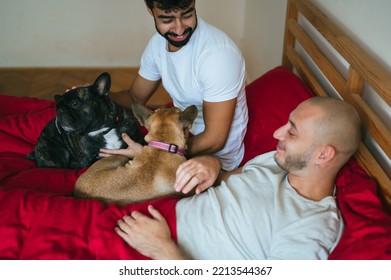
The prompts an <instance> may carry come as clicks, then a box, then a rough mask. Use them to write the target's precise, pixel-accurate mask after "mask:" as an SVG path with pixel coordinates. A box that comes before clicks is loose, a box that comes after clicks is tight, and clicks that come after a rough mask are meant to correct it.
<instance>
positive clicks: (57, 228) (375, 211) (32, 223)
mask: <svg viewBox="0 0 391 280" xmlns="http://www.w3.org/2000/svg"><path fill="white" fill-rule="evenodd" d="M303 22H304V24H306V25H311V26H312V27H311V28H312V29H313V30H319V33H318V36H321V37H324V40H325V41H327V42H328V43H327V44H329V45H330V46H331V47H332V48H333V49H335V51H336V52H337V53H338V54H339V55H340V56H342V57H343V58H344V59H345V60H346V61H347V62H348V64H349V66H348V70H347V75H346V73H341V71H340V70H339V69H337V68H338V67H336V66H335V65H334V64H333V63H332V60H330V59H329V57H328V56H326V55H325V54H323V53H322V50H321V48H319V47H318V46H317V44H316V42H315V41H314V40H313V38H312V37H311V36H310V35H309V33H308V32H307V31H306V30H305V29H304V28H303V27H302V26H303ZM322 73H323V74H322ZM325 81H326V82H327V83H326V84H327V85H328V86H330V85H331V86H332V88H333V89H334V90H335V91H336V92H337V94H338V96H340V97H341V98H343V99H344V100H345V101H346V102H349V103H351V104H353V105H354V106H355V107H356V108H357V109H358V111H359V112H360V115H361V118H362V119H363V122H364V125H365V129H366V134H367V135H369V136H370V138H371V142H373V141H375V142H376V143H377V147H378V148H380V149H381V150H382V151H383V153H384V154H385V155H386V158H388V160H389V159H390V157H391V143H390V141H391V133H390V130H389V128H387V126H386V124H385V123H384V121H383V120H381V118H380V117H379V116H378V115H377V110H373V109H371V107H370V106H369V105H368V104H367V102H366V100H365V99H364V98H363V91H364V90H365V89H366V88H367V85H369V86H370V87H371V88H372V89H373V90H374V91H376V93H377V94H378V96H379V97H380V98H381V99H382V100H383V101H384V102H385V103H386V104H387V105H388V106H390V102H391V74H390V73H389V72H387V71H386V70H385V69H384V68H383V67H382V66H381V65H380V64H379V63H378V62H376V61H375V60H374V59H373V58H371V57H370V56H369V55H368V54H367V53H365V52H364V51H363V50H362V49H361V48H360V47H359V46H358V45H357V44H356V43H355V42H354V41H352V40H351V39H350V38H349V37H348V36H346V35H345V33H344V32H343V30H341V29H340V28H339V27H338V26H337V25H335V24H334V23H333V22H332V21H331V20H330V19H328V18H327V17H326V16H325V15H324V14H323V13H322V12H321V11H320V10H319V9H318V8H317V7H315V6H314V5H313V4H312V3H311V2H310V1H305V0H303V1H301V0H289V1H288V9H287V16H286V30H285V40H284V52H283V59H282V65H280V66H278V67H275V68H274V69H270V71H268V72H267V73H265V74H263V75H262V76H260V77H259V78H258V79H256V80H254V81H253V82H251V83H250V84H249V85H247V88H246V94H247V101H248V105H249V124H248V130H247V134H246V137H245V149H246V152H245V156H244V158H243V162H242V164H244V163H246V162H247V161H248V160H250V159H251V158H253V157H254V156H256V155H259V154H261V153H264V152H268V151H271V150H273V149H274V148H275V146H276V140H274V139H273V137H272V133H273V131H274V130H275V129H276V128H278V127H279V126H281V125H282V124H284V123H285V122H286V120H287V119H288V115H289V113H290V112H291V111H292V110H293V109H294V108H295V107H296V106H297V105H298V104H299V103H300V102H301V101H303V100H305V99H308V98H310V97H311V96H313V95H329V94H331V93H330V91H329V90H328V86H325ZM333 94H335V93H333ZM55 114H56V111H55V106H54V102H53V101H48V100H42V99H38V98H34V97H14V96H11V95H7V93H2V94H1V95H0V205H1V207H0V259H30V260H32V259H33V260H35V259H50V260H52V259H53V260H54V259H72V260H80V259H112V260H116V259H146V258H145V257H144V256H143V255H141V254H139V253H138V252H136V251H135V250H133V249H132V248H130V247H129V246H127V245H126V244H125V243H124V242H123V241H122V239H120V238H119V237H118V236H117V235H116V234H115V232H114V230H113V229H114V227H115V224H116V221H117V220H118V219H119V218H121V217H122V216H123V215H125V214H128V213H130V212H131V211H133V210H136V209H137V210H139V211H142V212H144V213H145V212H146V206H147V205H148V204H153V205H154V206H155V207H156V208H158V209H159V210H160V211H161V212H162V214H163V215H164V216H165V217H166V218H167V220H168V223H169V226H170V228H171V230H172V236H173V238H174V239H176V227H175V214H173V213H175V211H172V210H173V208H174V207H175V204H176V202H177V201H178V198H176V197H165V198H160V199H156V200H153V201H148V202H145V203H139V204H133V205H128V206H121V207H120V206H117V205H113V204H111V205H104V204H102V203H101V202H99V201H94V200H81V199H76V198H74V197H73V196H72V190H73V186H74V183H75V181H76V180H77V178H78V176H80V174H82V173H83V172H84V171H85V170H86V168H84V169H79V170H71V169H53V168H38V167H37V166H36V164H35V162H33V161H30V160H28V159H26V155H27V154H28V153H29V152H31V151H32V150H33V148H34V144H35V142H36V140H37V138H38V136H39V134H40V132H41V130H42V128H43V126H44V125H45V124H46V123H47V122H48V121H49V120H50V119H51V118H52V117H53V116H54V115H55ZM367 142H368V141H363V143H362V145H361V146H360V149H359V151H358V152H357V153H356V155H355V156H354V157H353V158H352V159H351V160H350V161H349V162H348V163H347V164H346V166H345V167H344V168H343V169H342V170H341V172H340V173H339V176H338V178H337V181H336V185H337V202H338V205H339V207H340V210H341V214H342V217H343V219H344V222H345V225H346V228H345V231H344V233H343V236H342V237H341V240H340V242H339V243H338V245H337V247H336V248H335V249H334V250H333V251H332V252H331V254H330V256H329V259H334V260H335V259H366V260H369V259H391V214H390V205H391V180H390V175H389V173H387V169H386V168H382V165H384V164H383V163H381V162H380V161H379V160H378V158H377V157H376V153H374V152H373V148H372V147H371V145H370V144H368V143H367Z"/></svg>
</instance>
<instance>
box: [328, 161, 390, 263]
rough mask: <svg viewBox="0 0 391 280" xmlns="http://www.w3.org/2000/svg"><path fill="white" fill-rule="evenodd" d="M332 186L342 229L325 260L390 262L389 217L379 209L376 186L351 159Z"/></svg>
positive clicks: (381, 207)
mask: <svg viewBox="0 0 391 280" xmlns="http://www.w3.org/2000/svg"><path fill="white" fill-rule="evenodd" d="M336 185H337V201H338V205H339V208H340V210H341V214H342V217H343V219H344V221H345V230H344V232H343V235H342V238H341V240H340V242H339V243H338V245H337V247H336V248H335V249H334V250H333V252H332V253H331V254H330V256H329V259H332V260H335V259H344V260H346V259H361V260H375V259H388V260H389V259H391V215H389V213H387V211H386V210H385V209H384V208H383V205H382V201H381V199H380V198H379V196H378V192H377V186H376V183H375V182H374V181H373V180H372V179H371V178H370V177H369V176H368V175H367V174H366V173H365V171H364V170H363V169H361V167H360V166H359V165H358V163H357V162H356V161H354V160H351V161H350V162H349V163H348V164H347V165H346V166H345V167H344V168H343V169H342V170H341V172H340V175H339V177H338V179H337V182H336Z"/></svg>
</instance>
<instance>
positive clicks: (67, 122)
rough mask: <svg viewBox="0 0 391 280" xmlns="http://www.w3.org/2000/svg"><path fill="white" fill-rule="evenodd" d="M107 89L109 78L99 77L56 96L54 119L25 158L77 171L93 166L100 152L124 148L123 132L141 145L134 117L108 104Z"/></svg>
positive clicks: (103, 75) (111, 103) (106, 75)
mask: <svg viewBox="0 0 391 280" xmlns="http://www.w3.org/2000/svg"><path fill="white" fill-rule="evenodd" d="M110 85H111V78H110V75H109V74H108V73H102V74H101V75H100V76H99V77H98V78H97V79H96V80H95V82H94V84H92V85H90V86H84V87H77V88H74V89H72V90H69V91H68V92H66V93H65V94H64V95H56V96H55V101H56V110H57V116H56V117H54V118H53V119H52V120H51V121H50V122H49V123H48V124H47V125H46V126H45V128H44V129H43V130H42V133H41V135H40V137H39V138H38V141H37V143H36V145H35V149H34V152H32V153H30V154H29V155H28V156H27V157H28V158H29V159H35V160H36V161H37V165H38V166H39V167H60V168H73V169H77V168H82V167H86V166H90V165H91V164H92V163H93V162H95V161H96V160H97V159H98V155H99V149H100V148H109V149H119V148H122V147H124V146H125V143H124V142H123V141H122V138H121V134H122V133H124V132H126V133H127V134H128V135H129V136H130V137H131V138H132V139H133V140H134V141H136V142H138V143H141V144H143V143H144V141H143V135H142V134H141V133H140V125H139V123H138V122H137V120H136V119H135V117H134V115H133V113H132V112H131V111H128V110H126V109H124V108H122V107H120V106H118V105H117V104H115V103H114V102H112V101H111V99H110V97H109V90H110Z"/></svg>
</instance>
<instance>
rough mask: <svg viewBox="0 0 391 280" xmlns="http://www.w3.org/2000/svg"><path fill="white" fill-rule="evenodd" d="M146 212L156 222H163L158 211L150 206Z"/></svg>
mask: <svg viewBox="0 0 391 280" xmlns="http://www.w3.org/2000/svg"><path fill="white" fill-rule="evenodd" d="M148 212H149V213H150V214H151V216H152V217H153V218H155V219H156V220H159V221H161V220H165V218H164V217H163V216H162V214H160V212H159V211H158V210H156V209H155V208H154V207H153V206H152V205H148Z"/></svg>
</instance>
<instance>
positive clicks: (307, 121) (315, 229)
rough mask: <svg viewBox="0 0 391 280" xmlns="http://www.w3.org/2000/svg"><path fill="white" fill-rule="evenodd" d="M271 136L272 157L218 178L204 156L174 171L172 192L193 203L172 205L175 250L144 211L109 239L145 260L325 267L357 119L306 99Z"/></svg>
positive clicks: (338, 229) (336, 106) (162, 227)
mask: <svg viewBox="0 0 391 280" xmlns="http://www.w3.org/2000/svg"><path fill="white" fill-rule="evenodd" d="M273 136H274V138H276V139H277V140H278V145H277V148H276V150H275V151H273V152H270V153H266V154H264V155H260V156H258V157H256V158H254V159H253V160H251V161H249V162H248V163H247V164H246V165H245V166H244V167H242V168H240V169H237V170H234V171H231V172H227V173H225V174H221V172H220V167H221V165H220V163H219V161H218V160H217V159H215V158H213V157H211V156H203V157H198V158H193V159H191V160H188V161H187V162H186V164H184V165H182V166H181V167H180V168H179V169H178V172H177V181H176V183H175V188H176V190H177V191H182V192H188V191H190V190H191V189H193V188H196V192H197V193H199V195H195V196H193V197H190V198H184V199H182V200H180V201H179V202H178V203H177V205H176V216H177V235H178V242H177V243H176V242H174V241H173V240H172V239H171V236H170V229H169V228H168V225H167V223H166V221H165V219H164V218H163V217H162V215H161V214H160V213H159V212H158V211H157V210H156V209H154V208H153V207H152V206H149V208H148V210H149V212H150V214H151V217H148V216H145V215H143V214H141V213H139V212H137V211H135V212H132V213H131V215H130V216H125V217H124V218H123V219H121V220H119V221H118V227H117V228H116V232H117V233H118V235H119V236H121V237H122V238H123V239H124V240H125V241H126V242H127V243H128V244H129V245H130V246H132V247H134V248H135V249H137V250H138V251H139V252H141V253H142V254H144V255H146V256H148V257H151V258H153V259H188V258H192V259H327V257H328V255H329V254H330V252H331V251H332V249H333V248H334V246H335V245H336V244H337V242H338V241H339V238H340V236H341V233H342V231H343V222H342V219H341V217H340V214H339V211H338V209H337V205H336V201H335V197H334V192H335V179H336V176H337V173H338V171H339V170H340V169H341V167H342V166H343V165H344V164H345V163H346V162H347V161H348V160H349V159H350V157H351V156H352V155H353V154H354V153H355V151H356V150H357V149H358V146H359V144H360V140H361V122H360V118H359V115H358V113H357V111H356V110H355V109H354V108H353V107H352V106H351V105H349V104H348V103H345V102H343V101H341V100H338V99H333V98H329V97H314V98H311V99H308V100H306V101H304V102H302V103H301V104H300V105H299V106H298V107H297V108H296V109H295V110H294V111H293V112H292V113H291V114H290V117H289V120H288V122H287V123H286V124H285V125H283V126H282V127H280V128H279V129H277V130H276V131H275V132H274V134H273ZM215 181H216V182H219V183H220V185H219V186H218V187H214V188H208V189H207V191H204V190H205V189H206V188H207V187H208V186H210V185H212V184H213V182H215ZM201 192H202V193H201Z"/></svg>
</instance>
